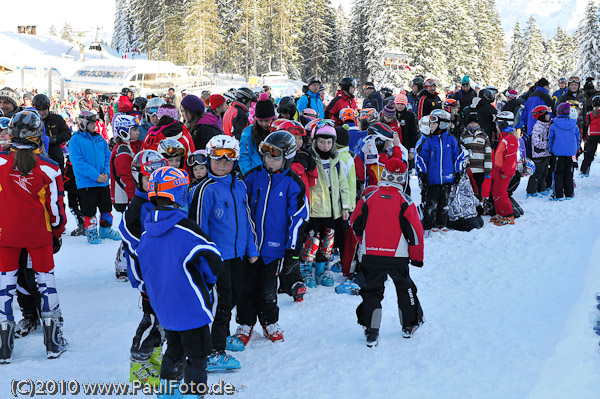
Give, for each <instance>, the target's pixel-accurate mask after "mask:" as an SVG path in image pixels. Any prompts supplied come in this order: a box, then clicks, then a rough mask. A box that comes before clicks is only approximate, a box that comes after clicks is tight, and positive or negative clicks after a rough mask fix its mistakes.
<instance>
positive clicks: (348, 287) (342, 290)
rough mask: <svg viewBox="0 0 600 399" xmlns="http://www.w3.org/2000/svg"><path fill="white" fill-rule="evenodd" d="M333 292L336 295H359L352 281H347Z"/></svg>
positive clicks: (357, 286)
mask: <svg viewBox="0 0 600 399" xmlns="http://www.w3.org/2000/svg"><path fill="white" fill-rule="evenodd" d="M335 292H336V293H337V294H348V295H358V294H359V293H360V287H359V285H358V284H356V283H355V282H354V280H352V279H348V280H346V281H344V282H343V283H342V284H340V285H338V286H337V287H335Z"/></svg>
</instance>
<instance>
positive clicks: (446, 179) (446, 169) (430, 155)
mask: <svg viewBox="0 0 600 399" xmlns="http://www.w3.org/2000/svg"><path fill="white" fill-rule="evenodd" d="M463 162H464V159H462V154H461V150H460V146H459V145H458V141H457V140H456V137H454V136H453V135H451V134H449V133H448V131H444V132H442V134H439V135H438V134H431V135H429V136H428V137H427V138H426V139H425V141H424V142H423V144H422V145H421V148H420V150H419V152H418V153H417V157H416V160H415V164H416V167H417V171H418V173H419V174H421V173H425V174H426V175H427V184H428V185H430V186H431V185H437V184H446V183H454V174H455V173H457V172H461V171H462V165H463Z"/></svg>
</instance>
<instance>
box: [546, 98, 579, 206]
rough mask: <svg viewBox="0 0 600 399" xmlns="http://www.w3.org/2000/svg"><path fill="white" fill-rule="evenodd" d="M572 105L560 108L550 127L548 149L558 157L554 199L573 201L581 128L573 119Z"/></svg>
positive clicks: (564, 104) (565, 104) (555, 168)
mask: <svg viewBox="0 0 600 399" xmlns="http://www.w3.org/2000/svg"><path fill="white" fill-rule="evenodd" d="M570 113H571V105H570V104H569V103H562V104H560V105H559V106H558V110H557V114H558V116H557V117H556V118H555V119H554V123H553V124H552V126H550V133H549V134H548V148H549V149H550V152H551V153H552V154H553V155H554V156H555V157H556V164H555V167H554V199H556V200H562V199H565V198H566V199H571V198H573V195H574V190H575V186H574V184H573V157H574V156H575V155H576V154H577V150H578V149H579V145H580V141H579V140H580V139H579V128H578V127H577V121H576V120H575V119H571V117H570V116H569V115H570Z"/></svg>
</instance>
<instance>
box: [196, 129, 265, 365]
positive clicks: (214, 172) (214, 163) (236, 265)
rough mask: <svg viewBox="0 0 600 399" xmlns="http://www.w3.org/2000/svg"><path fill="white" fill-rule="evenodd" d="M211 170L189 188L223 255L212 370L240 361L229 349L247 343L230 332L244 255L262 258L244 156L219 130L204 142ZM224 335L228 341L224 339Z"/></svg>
mask: <svg viewBox="0 0 600 399" xmlns="http://www.w3.org/2000/svg"><path fill="white" fill-rule="evenodd" d="M206 151H207V161H208V165H209V171H208V176H207V177H206V178H205V179H204V180H202V182H201V183H199V184H198V185H196V186H195V187H194V189H193V190H192V192H191V194H190V209H189V217H190V219H192V220H195V221H196V223H198V225H199V226H200V228H201V229H202V231H203V232H204V233H206V234H208V236H209V237H210V238H211V239H212V241H213V242H214V243H215V245H216V246H217V248H218V249H219V251H220V252H221V255H222V257H223V260H224V271H223V273H222V274H221V275H220V276H219V278H218V279H217V311H216V313H215V321H214V322H213V325H212V330H211V337H212V349H213V351H212V354H211V355H210V356H209V357H208V371H209V372H210V371H222V370H233V369H239V368H240V362H239V361H238V360H237V359H235V358H234V357H233V356H230V355H227V354H226V353H225V349H226V347H227V348H228V349H230V350H234V351H235V350H243V349H244V345H243V344H242V343H241V342H240V341H239V340H238V339H237V338H235V337H231V336H229V323H230V321H231V311H232V309H233V308H234V307H235V306H236V305H237V303H238V300H239V299H240V295H241V291H242V283H243V277H244V270H245V268H246V258H247V259H248V261H249V262H250V263H255V262H256V261H257V260H258V255H259V254H258V242H257V237H256V233H255V231H254V222H253V221H252V219H251V218H250V208H249V206H248V195H247V192H246V184H244V182H243V181H242V180H241V178H240V176H239V174H238V173H237V172H235V171H234V168H235V166H236V165H237V162H238V159H239V156H240V145H239V143H238V141H237V140H236V139H235V138H233V137H230V136H226V135H218V136H214V137H213V138H211V139H210V141H209V142H208V144H207V146H206ZM226 341H229V342H228V343H227V344H226Z"/></svg>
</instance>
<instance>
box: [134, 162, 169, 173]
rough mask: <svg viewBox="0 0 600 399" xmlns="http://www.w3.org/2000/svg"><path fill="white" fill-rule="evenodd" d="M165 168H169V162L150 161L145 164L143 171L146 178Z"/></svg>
mask: <svg viewBox="0 0 600 399" xmlns="http://www.w3.org/2000/svg"><path fill="white" fill-rule="evenodd" d="M165 166H169V161H167V160H166V159H159V160H154V161H148V162H146V163H145V164H142V167H141V171H142V174H143V175H144V176H150V175H151V174H152V172H154V171H155V170H157V169H160V168H164V167H165Z"/></svg>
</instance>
